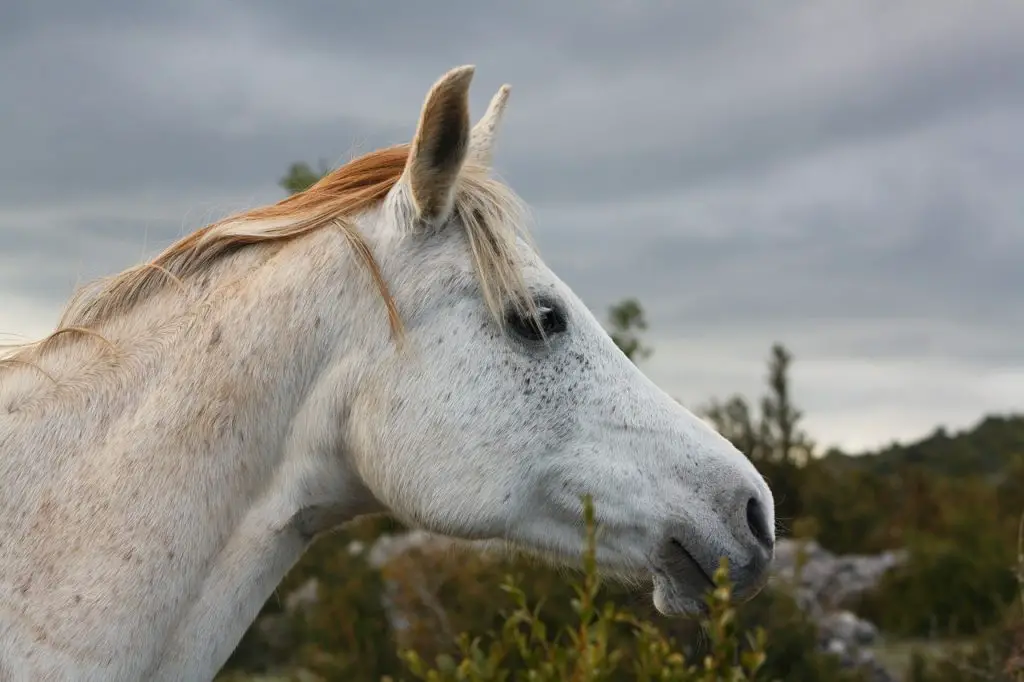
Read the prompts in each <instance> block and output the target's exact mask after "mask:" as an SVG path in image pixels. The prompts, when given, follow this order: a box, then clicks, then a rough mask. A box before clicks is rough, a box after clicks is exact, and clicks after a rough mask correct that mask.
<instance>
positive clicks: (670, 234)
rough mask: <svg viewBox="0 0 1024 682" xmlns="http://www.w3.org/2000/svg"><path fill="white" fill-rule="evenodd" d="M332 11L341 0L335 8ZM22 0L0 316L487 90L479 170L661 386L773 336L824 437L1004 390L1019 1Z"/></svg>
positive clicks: (1015, 310) (1007, 402) (712, 384)
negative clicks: (440, 95)
mask: <svg viewBox="0 0 1024 682" xmlns="http://www.w3.org/2000/svg"><path fill="white" fill-rule="evenodd" d="M345 5H348V6H345ZM504 5H505V6H498V5H484V4H482V3H474V2H461V1H460V2H449V3H444V5H443V6H438V5H431V6H430V7H427V6H426V5H423V6H420V5H411V4H409V3H395V2H384V1H381V2H375V3H331V4H326V3H320V2H313V1H312V0H308V1H306V0H303V1H298V0H296V1H295V2H292V3H289V4H287V5H285V4H281V3H277V2H271V1H270V0H254V1H253V2H247V3H236V4H233V5H228V3H208V2H199V1H198V0H189V1H181V0H176V1H175V2H171V1H170V0H167V1H166V2H157V3H146V4H145V5H142V4H140V3H132V2H127V1H126V0H103V1H102V2H95V3H90V5H89V8H88V10H86V9H85V8H84V6H83V5H81V4H80V3H74V2H71V1H70V0H63V1H58V0H52V1H51V0H39V1H38V2H34V3H21V6H20V7H19V8H17V9H16V10H14V12H13V15H11V14H10V13H9V14H8V16H7V18H6V19H5V22H4V23H3V25H2V26H0V64H2V65H3V68H2V69H0V89H2V91H3V92H4V93H5V113H4V118H3V124H2V125H0V148H2V149H3V150H4V162H3V163H0V331H2V332H5V333H12V334H22V335H25V336H29V337H32V336H38V335H40V334H43V333H45V332H46V331H47V330H48V329H49V328H50V327H51V326H52V325H53V323H54V322H55V320H56V317H57V315H58V312H59V310H60V307H61V306H62V304H63V302H64V301H65V300H66V298H67V297H68V295H69V294H70V293H71V290H72V288H73V287H74V286H75V284H76V283H78V282H81V281H82V280H84V279H90V278H92V277H95V276H98V275H102V274H106V273H109V272H112V271H115V270H118V269H121V268H123V267H126V266H128V265H130V264H132V263H134V262H136V261H138V260H139V259H141V258H144V257H146V256H148V255H151V254H152V253H153V252H154V251H156V250H157V249H158V248H160V247H162V246H164V245H166V243H167V242H168V241H170V240H171V239H173V238H175V237H177V236H178V235H180V234H181V233H182V232H184V231H187V230H191V229H194V228H196V227H198V226H200V225H201V224H203V223H204V222H206V221H208V220H210V219H213V218H215V217H217V216H219V215H222V214H223V213H225V212H227V211H230V210H234V209H237V208H241V207H244V206H249V205H253V204H255V203H259V202H266V201H270V200H273V199H276V198H277V197H279V196H280V190H279V189H278V188H277V186H276V181H277V179H278V178H279V177H280V175H281V174H282V173H283V172H284V171H285V169H286V168H287V165H288V164H289V163H291V162H292V161H296V160H309V161H312V162H315V161H317V160H320V159H323V160H325V161H327V162H330V163H338V162H341V161H344V160H345V159H347V158H349V157H350V156H352V155H353V154H354V153H357V152H360V151H366V150H368V149H371V148H375V147H378V146H380V145H383V144H388V143H392V142H397V141H403V140H407V139H408V138H409V137H410V136H411V134H412V129H413V127H414V125H415V117H416V114H417V111H418V107H419V105H420V103H421V102H422V98H423V95H424V93H425V92H426V89H427V88H428V87H429V85H430V83H431V82H433V80H434V79H435V78H436V77H437V76H438V75H439V74H440V73H442V72H443V71H445V70H446V69H448V68H450V67H452V66H454V65H457V64H462V63H475V64H477V65H478V71H477V78H476V79H475V82H474V93H473V98H474V108H475V110H476V111H477V112H478V113H479V112H482V111H483V108H484V106H485V105H486V102H487V99H488V98H489V97H490V95H491V94H492V92H493V91H494V89H496V88H497V86H498V85H500V84H501V83H503V82H510V83H512V85H513V95H512V101H511V105H510V111H509V115H508V118H507V123H506V125H505V130H504V136H503V137H502V139H501V141H500V146H499V150H498V165H499V170H500V171H501V173H502V175H503V176H504V177H505V178H506V179H507V180H508V181H509V182H510V183H511V184H512V185H513V186H514V187H515V188H516V189H517V191H519V193H520V194H522V195H523V197H524V198H525V199H526V200H527V201H528V202H529V203H530V204H531V205H532V206H533V209H534V215H535V217H536V219H537V226H536V235H537V239H538V242H539V244H540V246H541V248H542V250H543V252H544V254H545V255H546V257H547V260H548V262H549V263H550V264H551V265H552V267H553V268H554V269H555V270H556V271H557V272H558V273H559V274H560V275H561V276H562V277H563V278H564V279H565V280H566V281H568V282H569V283H570V284H571V285H572V286H573V287H574V288H575V289H576V290H577V291H578V292H579V293H580V294H581V295H582V296H583V298H584V300H586V301H587V302H588V304H589V305H591V306H592V307H594V308H595V310H599V311H603V309H604V308H605V307H606V306H607V305H608V304H610V303H612V302H614V301H615V300H617V299H619V298H622V297H624V296H636V297H638V298H639V299H640V300H641V301H642V302H643V303H644V305H645V307H646V308H647V309H648V315H649V319H650V323H651V325H652V330H651V335H652V338H651V342H652V344H653V345H654V346H655V349H656V352H655V355H654V356H653V357H652V358H651V359H650V361H648V362H647V363H646V365H645V368H646V370H647V371H648V372H649V373H650V374H651V376H652V377H653V378H654V379H655V380H656V381H658V382H659V383H660V384H661V385H663V386H664V387H665V388H666V389H667V390H669V391H670V392H672V393H673V394H674V395H676V396H678V397H679V398H681V399H682V400H684V402H687V403H688V404H696V403H699V402H703V401H704V400H706V399H707V398H709V397H711V396H722V395H725V394H729V393H732V392H735V391H743V392H747V393H751V392H755V391H758V390H759V388H760V383H761V379H762V375H763V372H764V367H763V361H764V358H765V357H766V355H767V351H768V347H769V345H770V344H771V343H772V342H773V341H776V340H778V341H782V342H784V343H786V344H787V345H788V346H790V347H791V349H792V350H793V351H794V352H795V354H796V358H797V363H796V366H795V368H794V378H795V382H796V390H797V397H798V399H799V400H800V402H801V404H802V406H803V407H804V408H805V409H806V411H807V413H808V428H809V429H810V430H811V431H812V433H813V435H815V436H816V437H817V438H818V439H819V440H820V441H823V442H825V443H839V444H842V445H845V446H848V447H860V446H869V445H873V444H878V443H882V442H885V441H888V440H889V439H891V438H894V437H899V438H907V437H913V436H917V435H920V434H922V433H923V432H925V431H927V430H930V429H931V428H932V427H934V426H935V425H936V424H937V423H939V422H942V423H946V424H950V425H953V426H964V425H967V424H969V423H971V422H973V421H974V420H975V419H977V418H978V417H979V416H980V415H981V414H982V412H984V411H986V410H996V411H1006V410H1010V409H1017V410H1020V409H1022V408H1024V389H1021V388H1020V386H1022V385H1024V382H1022V379H1024V344H1021V343H1020V342H1019V339H1021V338H1022V337H1024V306H1021V305H1020V300H1021V292H1022V291H1024V266H1021V262H1022V261H1021V257H1020V254H1021V253H1024V229H1022V228H1021V220H1022V217H1024V193H1022V192H1021V191H1020V184H1021V180H1022V178H1024V138H1022V137H1021V135H1020V121H1021V120H1024V32H1022V31H1021V29H1020V28H1019V27H1021V26H1024V5H1021V4H1020V3H1014V2H1009V1H1003V2H998V1H992V2H980V3H962V2H958V1H954V0H917V1H915V2H908V1H900V2H882V1H881V0H867V1H866V2H856V3H853V2H847V1H845V0H823V1H821V2H816V3H811V4H804V3H782V4H780V5H771V7H769V6H768V5H763V6H762V5H757V4H754V3H743V2H732V1H725V0H719V1H718V2H715V3H702V4H699V5H698V4H691V3H685V4H684V3H676V4H671V3H646V4H644V5H642V6H637V5H635V4H631V3H621V2H611V0H601V1H597V2H588V3H586V5H585V6H584V5H582V4H579V3H550V2H539V1H538V2H524V1H520V2H516V3H504Z"/></svg>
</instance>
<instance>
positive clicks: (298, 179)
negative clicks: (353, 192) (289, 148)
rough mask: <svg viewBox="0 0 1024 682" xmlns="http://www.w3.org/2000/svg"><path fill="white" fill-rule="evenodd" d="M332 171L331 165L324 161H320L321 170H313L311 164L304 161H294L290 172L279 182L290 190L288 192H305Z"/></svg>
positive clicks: (286, 189)
mask: <svg viewBox="0 0 1024 682" xmlns="http://www.w3.org/2000/svg"><path fill="white" fill-rule="evenodd" d="M330 171H331V169H330V167H329V166H328V165H327V164H326V163H325V162H323V161H321V162H320V170H318V171H316V170H313V169H312V168H311V167H310V165H309V164H308V163H306V162H304V161H300V162H298V163H293V164H292V165H291V166H289V167H288V172H287V173H286V174H285V176H284V177H283V178H281V179H280V180H279V181H278V184H279V185H280V186H281V187H282V188H283V189H284V190H285V191H287V192H288V194H298V193H299V192H303V191H305V190H307V189H309V188H310V187H312V186H313V185H315V184H316V182H317V181H318V180H319V179H320V178H322V177H323V176H325V175H327V174H328V173H329V172H330Z"/></svg>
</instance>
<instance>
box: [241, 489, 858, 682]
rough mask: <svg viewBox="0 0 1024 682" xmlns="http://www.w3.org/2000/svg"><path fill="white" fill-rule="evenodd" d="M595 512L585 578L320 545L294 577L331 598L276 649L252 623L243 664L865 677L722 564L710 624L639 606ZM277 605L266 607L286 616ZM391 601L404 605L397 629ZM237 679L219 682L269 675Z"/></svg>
mask: <svg viewBox="0 0 1024 682" xmlns="http://www.w3.org/2000/svg"><path fill="white" fill-rule="evenodd" d="M586 510H587V528H588V543H587V548H586V552H585V555H584V561H583V573H582V575H581V576H579V578H578V579H577V580H573V581H567V580H565V577H564V576H563V575H561V574H560V572H559V571H556V570H554V569H551V568H549V567H546V566H541V565H539V564H538V563H537V562H536V561H533V560H528V559H518V560H515V561H513V562H511V563H509V562H500V561H495V560H493V559H492V558H490V557H487V556H485V555H479V554H469V553H467V555H466V556H460V557H458V561H452V560H451V559H452V557H451V554H450V553H447V552H430V551H420V550H412V551H408V552H406V553H404V554H402V555H400V556H399V557H398V558H397V559H395V560H393V561H392V562H390V563H389V564H387V565H386V566H384V567H383V568H382V569H381V570H380V571H378V570H377V569H375V568H373V567H371V566H370V565H369V563H368V562H367V561H366V557H365V556H364V554H365V553H360V552H353V551H350V550H349V548H348V543H349V541H351V540H352V539H353V531H348V532H346V533H345V534H343V535H339V536H336V537H333V538H329V539H328V541H327V542H323V541H322V544H318V546H317V547H315V548H314V549H313V550H311V551H312V552H313V554H312V555H311V556H310V559H309V563H308V564H305V560H304V562H303V563H304V564H305V566H299V567H297V570H296V571H295V572H293V575H289V577H288V579H287V581H286V582H287V587H288V589H289V590H291V589H294V588H295V587H298V586H301V585H302V584H303V582H304V581H305V580H307V579H308V578H309V577H310V576H311V575H314V576H317V577H318V579H319V580H320V581H321V591H320V598H319V600H318V601H317V602H316V603H315V604H313V605H312V606H311V607H310V608H309V609H308V610H305V611H302V610H298V611H295V612H294V613H293V614H292V615H291V616H290V618H291V619H292V620H291V622H290V636H289V637H288V638H286V645H285V647H284V648H283V650H278V652H277V655H276V658H275V657H273V656H268V655H267V654H268V650H269V648H270V647H269V646H268V645H267V643H266V642H264V641H261V639H260V637H259V636H258V633H255V632H254V633H252V634H250V635H249V636H248V637H247V640H246V644H247V646H243V647H240V649H239V652H238V653H237V654H236V656H235V657H234V658H233V661H232V663H233V667H234V668H235V669H236V671H239V672H240V671H241V670H242V669H246V670H248V671H250V674H251V672H253V671H257V670H260V671H267V670H287V671H290V672H288V673H287V676H285V677H278V678H267V679H274V680H282V681H283V680H288V681H289V682H291V681H293V680H300V679H302V680H308V681H316V682H331V681H333V680H346V681H352V682H356V681H365V682H370V681H371V680H373V681H376V680H381V679H385V680H422V681H424V682H455V681H460V682H461V681H465V682H470V681H472V682H485V681H490V680H495V681H497V680H502V681H505V682H513V681H516V680H535V681H537V682H543V681H545V680H559V681H561V680H580V681H581V682H582V681H584V680H586V681H590V680H594V681H596V680H606V681H609V682H612V681H618V680H623V681H625V680H666V681H670V680H680V681H687V682H689V681H694V682H697V681H701V682H702V681H705V680H737V681H739V680H751V679H764V680H772V679H784V680H787V682H788V681H790V680H791V681H793V682H802V681H807V682H811V681H817V680H830V681H833V680H834V681H836V682H843V681H853V680H858V679H862V678H861V677H860V676H858V675H857V674H855V673H854V672H852V671H848V670H841V669H840V665H839V662H838V661H837V660H836V659H834V658H833V657H831V656H829V655H827V654H824V653H821V652H819V651H818V649H817V632H816V629H815V627H814V626H813V624H812V623H810V622H809V621H808V620H807V617H806V616H805V615H804V614H803V613H802V612H801V611H800V610H799V608H797V606H796V604H795V603H794V601H793V600H792V599H790V598H789V597H788V596H787V595H786V594H785V593H784V592H778V591H774V590H765V591H764V592H762V594H761V595H760V596H758V597H757V598H756V599H754V600H752V601H750V602H747V603H746V604H743V605H736V604H735V603H733V600H732V595H731V592H730V587H729V584H728V579H727V572H726V571H725V570H724V567H723V568H722V569H720V570H719V572H718V574H717V576H716V578H717V587H716V590H715V591H714V592H713V593H712V594H711V595H709V615H708V616H707V617H705V618H703V619H700V620H699V621H695V620H686V619H667V618H664V617H662V616H660V615H658V614H657V613H656V612H655V611H654V609H653V607H652V606H651V605H650V600H649V598H646V597H644V598H643V602H642V603H641V602H640V601H639V599H638V595H636V594H635V593H630V592H629V591H628V590H627V589H626V588H625V587H624V586H621V585H605V584H602V581H601V580H600V579H599V577H598V575H597V571H596V566H595V562H594V537H593V533H594V524H593V511H592V508H591V507H590V506H589V504H588V505H587V506H586ZM307 567H308V568H307ZM385 595H386V597H387V601H388V606H387V607H385V606H382V597H383V596H385ZM537 595H544V597H543V598H541V599H537ZM531 602H532V604H531ZM276 603H277V605H276V606H275V607H274V608H272V609H271V608H269V607H268V613H267V615H270V616H271V617H281V616H282V614H283V613H284V610H283V609H282V608H281V605H280V601H279V600H277V602H276ZM624 605H628V607H627V606H624ZM386 608H392V609H395V611H396V612H399V613H401V614H402V616H403V618H402V619H401V621H402V622H401V624H400V628H399V631H397V632H395V631H392V629H391V627H390V625H389V619H388V617H387V613H386ZM256 630H258V628H257V629H256ZM766 632H768V633H771V637H770V640H768V639H767V638H766V635H765V633H766ZM458 633H462V634H458ZM470 633H471V634H470ZM695 635H696V636H695ZM694 640H696V641H694ZM769 641H770V645H768V642H769ZM261 656H262V658H261ZM271 659H273V660H271ZM237 674H238V672H236V673H235V674H232V676H224V677H222V678H221V680H222V682H227V681H228V680H245V679H250V680H252V679H258V678H247V677H244V676H236V675H237Z"/></svg>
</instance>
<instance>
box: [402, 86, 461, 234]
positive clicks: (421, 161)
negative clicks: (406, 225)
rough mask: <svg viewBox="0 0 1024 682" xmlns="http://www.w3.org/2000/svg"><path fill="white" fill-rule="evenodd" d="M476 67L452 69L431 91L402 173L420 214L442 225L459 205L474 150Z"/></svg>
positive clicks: (420, 216) (422, 218)
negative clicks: (461, 185) (472, 120)
mask: <svg viewBox="0 0 1024 682" xmlns="http://www.w3.org/2000/svg"><path fill="white" fill-rule="evenodd" d="M474 70H475V67H473V66H460V67H458V68H456V69H452V70H451V71H449V72H448V73H446V74H445V75H443V76H441V78H440V80H438V81H437V82H436V83H434V87H432V88H431V89H430V92H429V93H427V99H426V101H425V102H424V103H423V109H422V111H421V112H420V120H419V124H418V125H417V126H416V135H415V136H414V137H413V140H412V146H411V148H410V150H409V159H408V161H406V164H405V171H404V172H403V174H402V178H403V181H405V182H407V183H408V186H409V193H410V195H411V197H412V201H413V204H414V205H415V209H416V214H417V217H418V218H420V219H421V220H423V221H425V222H427V223H429V224H431V225H440V224H442V223H444V222H445V221H446V220H448V218H449V216H450V215H451V212H452V207H453V206H454V204H455V188H456V181H457V180H458V177H459V172H460V171H461V170H462V165H463V163H464V162H465V161H466V156H467V154H468V152H469V139H470V121H469V84H470V82H471V81H472V80H473V72H474Z"/></svg>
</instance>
